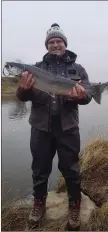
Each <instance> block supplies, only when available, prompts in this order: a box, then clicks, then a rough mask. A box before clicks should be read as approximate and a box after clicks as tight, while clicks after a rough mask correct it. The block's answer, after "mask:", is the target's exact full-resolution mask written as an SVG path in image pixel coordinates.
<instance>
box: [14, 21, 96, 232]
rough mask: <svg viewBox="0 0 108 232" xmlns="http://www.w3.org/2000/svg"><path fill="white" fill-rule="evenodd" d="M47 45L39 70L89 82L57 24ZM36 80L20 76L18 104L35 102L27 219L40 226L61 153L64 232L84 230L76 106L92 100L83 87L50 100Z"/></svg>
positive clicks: (54, 25)
mask: <svg viewBox="0 0 108 232" xmlns="http://www.w3.org/2000/svg"><path fill="white" fill-rule="evenodd" d="M45 45H46V48H47V50H48V53H47V54H45V55H44V57H43V60H42V61H41V62H38V63H36V64H35V65H36V66H38V67H40V68H43V69H45V70H48V71H50V72H52V73H54V74H56V75H57V74H60V75H62V76H65V77H68V78H73V79H75V78H76V75H78V76H79V78H80V79H81V81H82V82H88V81H89V80H88V75H87V73H86V71H85V69H84V68H83V67H82V66H81V65H78V64H76V63H75V61H76V58H77V55H76V54H75V53H73V52H71V51H69V50H67V49H66V47H67V38H66V36H65V35H64V33H63V31H62V30H61V28H60V26H59V25H58V24H53V25H52V26H51V28H50V29H49V30H48V31H47V35H46V40H45ZM33 84H34V79H33V77H32V75H31V74H30V73H28V72H24V73H22V76H21V78H20V82H19V88H18V89H17V93H16V95H17V97H18V99H19V100H21V101H23V102H26V101H29V100H30V101H31V102H32V108H31V115H30V119H29V123H30V125H31V139H30V148H31V153H32V157H33V162H32V173H33V174H32V177H33V190H34V192H33V196H34V205H33V210H32V211H31V213H30V217H29V219H30V220H31V221H34V222H35V223H38V222H39V221H40V219H41V218H42V217H43V215H44V213H45V210H46V198H47V183H48V178H49V175H50V173H51V170H52V160H53V158H54V155H55V153H56V151H57V153H58V159H59V163H58V168H59V170H60V172H61V173H62V175H63V176H64V178H65V181H66V186H67V193H68V199H69V217H68V223H67V226H66V229H67V230H69V231H72V230H73V231H75V230H76V231H78V230H80V203H81V189H80V170H79V164H78V161H79V157H78V155H79V152H80V134H79V126H78V124H79V119H78V105H86V104H88V103H89V102H90V101H91V99H92V96H91V95H90V94H89V93H86V90H85V89H84V88H83V87H82V86H81V84H80V82H79V83H78V84H76V87H75V88H72V90H71V91H70V92H69V96H68V97H66V96H56V97H55V98H53V97H51V96H50V95H48V94H47V93H44V92H42V91H39V90H36V89H35V88H34V87H33Z"/></svg>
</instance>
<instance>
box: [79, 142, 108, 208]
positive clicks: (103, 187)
mask: <svg viewBox="0 0 108 232" xmlns="http://www.w3.org/2000/svg"><path fill="white" fill-rule="evenodd" d="M80 166H81V178H82V182H81V185H82V186H81V187H82V190H83V192H84V193H86V194H87V195H88V196H89V197H90V198H91V199H92V200H93V201H94V202H95V203H96V205H97V206H101V205H102V204H103V203H105V202H106V201H107V200H108V140H105V139H103V138H100V139H96V140H94V141H90V142H89V143H88V145H87V146H85V148H84V150H83V152H82V154H81V157H80Z"/></svg>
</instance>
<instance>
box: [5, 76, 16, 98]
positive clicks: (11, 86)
mask: <svg viewBox="0 0 108 232" xmlns="http://www.w3.org/2000/svg"><path fill="white" fill-rule="evenodd" d="M1 80H2V81H1V97H2V99H6V98H8V99H12V98H15V97H16V96H15V94H16V90H17V88H18V80H17V78H8V77H2V79H1Z"/></svg>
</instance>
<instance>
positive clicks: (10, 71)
mask: <svg viewBox="0 0 108 232" xmlns="http://www.w3.org/2000/svg"><path fill="white" fill-rule="evenodd" d="M22 71H23V70H22V67H20V65H18V63H15V62H6V64H5V65H4V68H3V74H4V75H5V76H7V77H9V76H11V75H12V76H19V75H21V73H22Z"/></svg>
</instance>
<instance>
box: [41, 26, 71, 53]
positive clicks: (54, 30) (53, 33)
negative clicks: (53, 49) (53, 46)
mask: <svg viewBox="0 0 108 232" xmlns="http://www.w3.org/2000/svg"><path fill="white" fill-rule="evenodd" d="M56 37H57V38H61V39H62V40H63V41H64V43H65V46H66V47H67V38H66V36H65V35H64V32H63V31H62V29H61V28H60V26H59V25H58V24H57V23H54V24H52V25H51V28H50V29H49V30H48V31H47V34H46V40H45V46H46V48H48V40H49V39H52V38H56Z"/></svg>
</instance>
